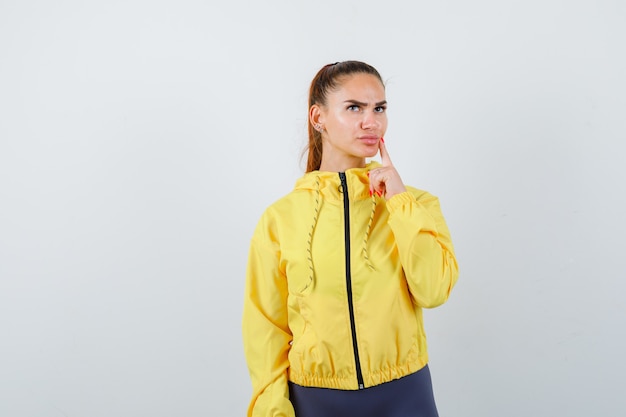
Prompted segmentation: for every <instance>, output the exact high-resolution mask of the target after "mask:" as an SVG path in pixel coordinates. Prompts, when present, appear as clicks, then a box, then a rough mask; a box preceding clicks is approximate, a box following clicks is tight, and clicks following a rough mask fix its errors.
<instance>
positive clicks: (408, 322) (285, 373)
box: [243, 61, 458, 417]
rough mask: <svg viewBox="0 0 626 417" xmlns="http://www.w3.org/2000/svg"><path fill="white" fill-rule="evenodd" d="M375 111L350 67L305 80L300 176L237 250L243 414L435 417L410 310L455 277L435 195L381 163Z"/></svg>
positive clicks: (382, 117) (380, 117)
mask: <svg viewBox="0 0 626 417" xmlns="http://www.w3.org/2000/svg"><path fill="white" fill-rule="evenodd" d="M386 107H387V101H386V99H385V87H384V84H383V81H382V79H381V77H380V75H379V73H378V72H377V71H376V69H374V68H373V67H371V66H370V65H367V64H365V63H362V62H358V61H346V62H340V63H336V64H332V65H326V66H325V67H323V68H322V69H321V70H320V71H319V72H318V73H317V75H316V76H315V78H314V79H313V81H312V83H311V88H310V93H309V149H308V163H307V173H306V174H305V175H304V176H303V177H301V178H300V179H299V180H298V181H297V182H296V185H295V189H294V190H293V191H292V192H291V193H290V194H288V195H287V196H285V197H283V198H282V199H280V200H278V201H277V202H275V203H274V204H272V205H271V206H270V207H269V208H268V209H267V210H266V211H265V213H264V214H263V216H262V217H261V219H260V221H259V223H258V225H257V227H256V230H255V231H254V235H253V237H252V240H251V245H250V253H249V261H248V268H247V277H246V287H245V300H244V311H243V340H244V350H245V354H246V359H247V362H248V368H249V371H250V377H251V379H252V385H253V395H252V401H251V403H250V407H249V409H248V416H255V417H257V416H258V417H270V416H272V417H274V416H275V417H278V416H283V417H284V416H287V417H293V416H296V417H350V416H358V417H411V416H424V417H433V416H437V409H436V407H435V402H434V399H433V392H432V385H431V380H430V374H429V369H428V366H427V363H428V355H427V351H426V337H425V334H424V328H423V324H422V308H432V307H436V306H438V305H440V304H442V303H444V302H445V301H446V300H447V299H448V296H449V295H450V291H451V290H452V287H453V286H454V284H455V283H456V280H457V277H458V268H457V263H456V259H455V256H454V249H453V247H452V242H451V240H450V233H449V231H448V228H447V226H446V223H445V220H444V218H443V215H442V214H441V210H440V208H439V202H438V199H437V198H436V197H434V196H433V195H431V194H429V193H427V192H425V191H421V190H418V189H415V188H412V187H408V186H406V185H405V184H404V183H403V181H402V179H401V178H400V175H399V174H398V171H397V170H396V169H395V168H394V166H393V164H392V162H391V159H390V157H389V153H388V152H387V148H386V147H385V142H384V139H383V136H384V134H385V130H386V129H387V115H386ZM379 152H380V158H381V163H377V162H369V163H367V162H366V158H370V157H373V156H375V155H376V154H377V153H379Z"/></svg>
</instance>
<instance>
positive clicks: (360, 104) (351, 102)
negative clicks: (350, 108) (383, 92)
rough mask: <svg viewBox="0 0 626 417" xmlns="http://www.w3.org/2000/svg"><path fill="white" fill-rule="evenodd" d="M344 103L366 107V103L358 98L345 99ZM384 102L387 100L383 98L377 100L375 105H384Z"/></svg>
mask: <svg viewBox="0 0 626 417" xmlns="http://www.w3.org/2000/svg"><path fill="white" fill-rule="evenodd" d="M344 103H346V104H348V103H349V104H356V105H358V106H362V107H367V103H364V102H362V101H358V100H346V101H344ZM385 104H387V100H383V101H379V102H378V103H376V104H375V106H376V107H378V106H384V105H385Z"/></svg>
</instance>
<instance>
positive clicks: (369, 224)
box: [362, 193, 376, 271]
mask: <svg viewBox="0 0 626 417" xmlns="http://www.w3.org/2000/svg"><path fill="white" fill-rule="evenodd" d="M371 201H372V211H371V213H370V219H369V221H368V222H367V229H366V230H365V236H364V237H363V251H362V252H363V258H365V262H366V263H367V266H368V267H369V269H371V270H372V271H373V270H374V265H372V262H371V261H370V257H369V252H368V251H367V242H368V241H369V237H370V233H371V231H372V224H373V223H374V215H375V214H376V193H372V196H371Z"/></svg>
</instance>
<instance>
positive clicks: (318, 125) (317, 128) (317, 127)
mask: <svg viewBox="0 0 626 417" xmlns="http://www.w3.org/2000/svg"><path fill="white" fill-rule="evenodd" d="M313 127H314V128H315V130H317V131H319V132H321V131H322V130H324V127H323V126H322V125H321V124H319V123H316V124H315V126H313Z"/></svg>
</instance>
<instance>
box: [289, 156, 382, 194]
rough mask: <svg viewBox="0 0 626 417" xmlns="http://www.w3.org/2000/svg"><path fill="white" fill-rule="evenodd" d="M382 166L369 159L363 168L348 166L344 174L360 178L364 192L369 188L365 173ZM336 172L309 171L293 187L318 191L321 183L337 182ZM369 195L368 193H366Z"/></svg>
mask: <svg viewBox="0 0 626 417" xmlns="http://www.w3.org/2000/svg"><path fill="white" fill-rule="evenodd" d="M380 166H382V165H381V164H380V163H379V162H377V161H371V162H369V163H367V164H366V165H365V166H364V167H363V168H350V169H347V170H346V171H345V173H346V176H349V177H352V176H354V177H356V178H358V179H360V181H359V182H361V183H362V184H364V185H365V186H366V190H365V191H366V192H367V190H369V178H367V173H368V172H369V171H370V170H371V169H373V168H377V167H380ZM337 174H338V173H337V172H332V171H311V172H307V173H306V174H304V175H303V176H302V177H300V178H299V179H298V180H297V181H296V185H295V187H294V188H295V189H296V190H315V191H319V190H320V187H322V188H323V186H322V185H323V184H326V183H328V182H338V181H339V176H338V175H337ZM368 197H369V194H368Z"/></svg>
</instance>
